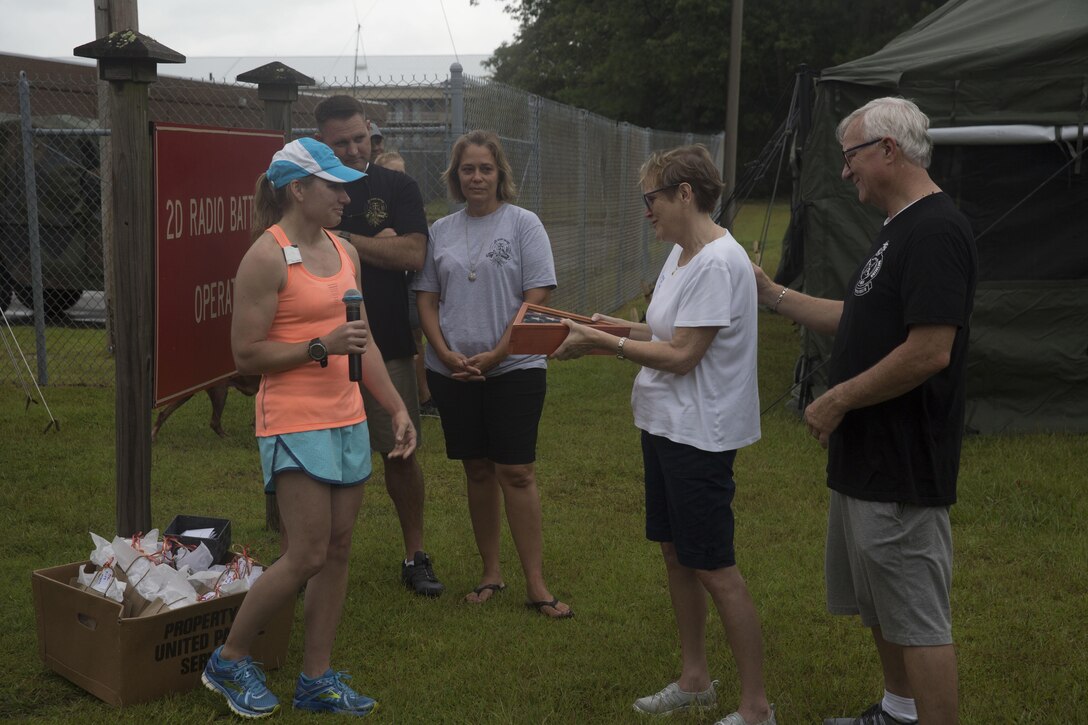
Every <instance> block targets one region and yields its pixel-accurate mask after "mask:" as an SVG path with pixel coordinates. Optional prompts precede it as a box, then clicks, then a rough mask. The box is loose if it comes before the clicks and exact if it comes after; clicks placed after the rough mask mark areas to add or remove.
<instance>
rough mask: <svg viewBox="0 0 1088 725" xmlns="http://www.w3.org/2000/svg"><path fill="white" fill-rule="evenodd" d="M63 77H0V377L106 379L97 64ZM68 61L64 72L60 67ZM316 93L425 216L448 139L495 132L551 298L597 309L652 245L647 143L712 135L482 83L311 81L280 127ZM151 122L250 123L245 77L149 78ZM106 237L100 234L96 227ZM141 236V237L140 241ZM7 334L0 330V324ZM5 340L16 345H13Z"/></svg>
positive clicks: (253, 105) (643, 264)
mask: <svg viewBox="0 0 1088 725" xmlns="http://www.w3.org/2000/svg"><path fill="white" fill-rule="evenodd" d="M73 69H74V72H73V73H72V74H71V75H67V76H58V75H47V74H32V73H25V72H24V73H10V72H0V311H2V312H3V313H4V316H5V318H6V320H7V324H6V325H4V327H3V329H2V330H0V332H2V337H3V339H4V348H5V352H6V356H5V357H6V358H7V360H6V361H5V362H2V363H0V380H3V381H5V382H11V381H16V380H22V379H25V375H26V367H24V363H23V357H21V356H25V360H26V364H27V365H28V366H29V368H30V370H31V372H32V374H33V375H34V376H35V377H36V379H37V380H38V382H39V384H42V385H45V384H49V385H110V384H112V383H113V361H112V356H111V346H110V340H111V337H112V332H111V330H110V329H109V323H108V318H109V315H108V308H109V305H108V300H107V291H108V290H110V288H111V287H112V285H111V282H110V279H109V276H110V274H109V269H110V260H109V246H110V245H108V244H106V245H103V243H102V240H103V236H104V233H103V229H109V227H110V225H109V218H108V217H109V178H110V172H109V166H108V164H109V159H110V151H109V131H108V128H106V126H107V125H108V124H107V123H105V122H103V121H102V120H100V119H104V118H108V113H107V110H106V109H104V108H100V105H99V103H100V102H99V97H100V94H99V86H100V82H99V81H98V79H97V72H96V71H95V69H94V68H93V67H89V68H77V67H73ZM75 71H78V72H75ZM331 93H349V94H352V95H355V96H356V97H358V98H360V99H361V100H363V101H364V102H365V103H366V104H367V108H368V112H369V115H370V116H371V118H372V119H373V120H374V121H375V122H376V123H377V124H378V125H379V126H380V127H381V129H382V133H383V136H384V141H385V150H387V151H397V152H399V153H400V154H401V155H402V156H403V157H404V159H405V163H406V166H407V170H408V173H409V174H410V175H411V176H412V177H413V178H415V179H416V180H417V181H418V182H419V186H420V190H421V191H422V193H423V199H424V203H425V204H426V207H427V214H428V218H429V219H430V220H431V221H434V220H435V219H437V218H439V217H441V216H443V215H445V214H448V213H450V212H452V211H454V210H455V209H456V206H454V205H453V204H452V202H450V201H449V200H448V199H447V195H446V187H445V184H444V183H443V182H442V180H441V178H440V174H441V172H442V171H443V170H444V169H445V168H446V165H447V164H448V160H449V151H450V147H451V146H452V144H453V141H454V140H455V139H456V137H457V136H458V135H459V134H460V133H462V132H464V131H466V130H471V129H476V128H487V129H492V130H494V131H496V132H497V133H498V134H499V136H500V137H501V138H502V141H503V145H504V146H505V148H506V151H507V153H508V155H509V157H510V161H511V164H512V166H513V169H514V174H515V179H516V181H517V184H518V188H519V190H520V196H519V199H518V201H517V203H518V204H519V205H521V206H524V207H526V208H528V209H531V210H532V211H534V212H536V213H537V214H538V215H539V216H540V218H541V220H542V221H543V223H544V226H545V228H546V229H547V231H548V234H549V236H550V237H551V241H552V252H553V254H554V256H555V262H556V272H557V275H558V280H559V287H558V289H557V290H556V292H555V294H554V295H553V297H552V303H551V304H553V305H554V306H556V307H559V308H563V309H568V310H572V311H577V312H583V313H589V312H593V311H612V310H616V309H618V308H620V307H621V306H623V305H624V304H625V303H627V302H628V301H630V300H631V299H633V298H634V297H636V296H637V295H638V294H640V292H641V289H642V283H643V282H652V281H653V279H654V277H655V276H656V273H657V270H658V267H659V266H660V264H661V262H662V260H663V259H664V256H665V255H666V254H667V252H668V249H667V248H666V246H665V245H661V244H658V243H656V242H655V241H654V239H653V234H652V230H651V229H650V228H649V226H648V225H647V224H646V223H645V221H644V220H643V213H642V212H643V208H642V200H641V196H640V193H639V189H638V169H639V166H640V165H641V164H642V161H643V160H644V159H645V158H646V156H647V155H648V154H649V153H650V151H651V150H653V149H657V148H668V147H672V146H677V145H680V144H684V143H693V142H700V143H704V144H706V145H707V146H708V148H709V149H710V151H711V154H712V155H713V156H714V157H715V158H716V159H718V160H719V163H720V159H721V156H722V147H723V137H722V135H721V134H718V135H715V136H698V135H692V134H682V133H673V132H663V131H655V130H652V129H645V128H638V127H634V126H631V125H629V124H626V123H617V122H615V121H612V120H609V119H607V118H603V117H601V116H597V115H595V114H592V113H589V112H587V111H584V110H582V109H578V108H574V107H571V106H565V105H562V104H559V103H554V102H552V101H548V100H545V99H542V98H540V97H538V96H533V95H531V94H527V93H525V92H523V91H519V90H517V89H515V88H511V87H509V86H505V85H502V84H499V83H492V82H489V81H487V80H484V79H477V78H472V77H465V76H462V75H461V73H460V68H459V66H454V67H453V68H452V69H451V74H450V75H449V76H448V77H446V78H434V79H427V78H425V79H422V80H419V79H414V78H413V79H400V80H377V81H373V80H369V79H368V80H367V82H366V84H365V85H362V86H358V87H354V88H353V87H351V84H343V83H337V82H336V81H335V80H334V81H323V82H321V83H319V84H318V85H317V86H315V87H308V88H307V87H304V88H301V89H300V91H299V97H298V100H297V101H296V102H295V103H294V104H293V105H292V108H291V125H292V129H293V134H294V135H295V136H298V135H308V134H310V133H312V132H313V130H314V129H313V125H314V121H313V109H314V107H315V106H316V105H317V103H318V102H320V100H321V99H322V98H324V97H325V96H327V95H329V94H331ZM149 113H150V117H151V119H152V120H155V121H170V122H173V123H185V124H199V125H208V126H220V127H228V128H261V127H263V124H264V108H263V105H262V102H261V101H260V100H259V99H258V97H257V88H256V87H255V86H253V85H251V84H243V83H234V84H223V83H211V82H200V81H192V80H183V79H177V78H169V77H160V78H159V80H158V81H157V82H155V83H153V84H152V85H151V86H150V107H149ZM107 234H108V232H107ZM149 243H150V240H149ZM8 328H10V333H9V329H8ZM13 338H14V341H17V343H18V345H15V344H14V343H13Z"/></svg>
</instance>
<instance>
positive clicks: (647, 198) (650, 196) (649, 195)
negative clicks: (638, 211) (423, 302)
mask: <svg viewBox="0 0 1088 725" xmlns="http://www.w3.org/2000/svg"><path fill="white" fill-rule="evenodd" d="M682 183H684V182H682V181H680V182H677V183H675V184H669V185H668V186H662V187H661V188H660V189H654V190H653V191H647V192H646V193H645V194H643V195H642V201H643V203H645V204H646V209H647V210H648V211H653V210H654V202H655V201H657V195H658V194H660V193H661V192H662V191H667V190H668V189H675V188H676V187H678V186H680V184H682Z"/></svg>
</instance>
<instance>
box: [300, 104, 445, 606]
mask: <svg viewBox="0 0 1088 725" xmlns="http://www.w3.org/2000/svg"><path fill="white" fill-rule="evenodd" d="M314 116H315V119H316V121H317V129H318V133H317V138H318V139H319V140H320V141H323V142H324V143H325V144H327V145H328V146H329V147H330V148H332V150H333V152H334V153H335V154H336V156H337V157H338V158H339V159H340V161H341V162H343V163H344V164H345V165H346V166H349V167H351V168H353V169H357V170H358V171H362V172H365V173H366V176H365V177H364V178H362V179H359V180H358V181H355V182H352V183H350V184H346V185H345V188H346V189H347V192H348V195H349V196H350V197H351V202H350V203H349V204H348V206H347V207H346V208H345V209H344V215H343V218H342V220H341V222H340V227H339V229H340V236H341V237H343V238H344V239H345V240H347V241H348V242H350V243H351V244H352V245H353V246H354V247H355V249H356V250H358V252H359V260H360V262H361V264H362V267H361V269H360V274H361V276H362V284H363V289H362V293H363V304H364V305H365V306H366V315H367V320H368V321H369V323H370V331H371V334H372V335H373V339H374V342H375V343H376V344H377V345H378V347H379V348H380V349H381V352H382V358H383V359H384V360H385V365H386V368H388V370H389V377H390V378H391V379H392V380H393V384H394V385H395V386H396V387H397V391H398V392H399V393H400V395H401V397H402V398H404V403H405V405H406V406H407V407H408V411H409V413H410V414H411V415H412V423H413V424H414V425H415V427H416V430H417V431H418V430H419V392H418V390H417V389H416V378H415V367H414V364H413V356H414V355H415V354H416V348H415V341H414V339H413V338H412V331H411V328H410V326H409V324H408V285H407V283H406V281H405V274H404V273H405V272H406V271H417V270H420V269H422V268H423V260H424V258H425V255H426V252H427V217H426V214H425V212H424V209H423V198H422V195H421V194H420V192H419V186H418V185H417V184H416V182H415V181H414V180H413V179H412V178H411V177H409V176H408V175H406V174H402V173H399V172H396V171H390V170H389V169H383V168H382V167H380V166H374V165H372V164H371V163H370V155H371V147H370V143H371V142H370V136H371V132H372V128H371V125H370V123H369V122H368V121H367V119H366V110H365V108H364V107H363V105H362V104H361V103H360V102H359V101H358V100H356V99H355V98H352V97H351V96H342V95H341V96H330V97H329V98H326V99H325V100H324V101H322V102H321V103H319V104H318V105H317V108H316V109H314ZM362 390H363V398H364V401H365V405H366V413H367V423H368V424H369V428H370V445H371V449H372V450H375V451H378V452H379V453H381V456H382V462H383V463H384V470H385V487H386V490H387V491H388V492H389V496H390V498H392V499H393V505H394V506H395V507H396V509H397V517H398V518H399V519H400V527H401V533H402V535H403V537H404V548H405V559H404V561H403V562H402V563H401V581H402V582H403V583H404V585H405V586H406V587H408V588H409V589H411V590H413V591H414V592H416V593H417V594H422V595H424V596H432V597H433V596H438V595H439V594H441V593H442V591H443V589H444V587H443V586H442V583H441V582H439V581H438V579H437V578H436V577H435V575H434V570H433V568H432V565H431V559H430V557H429V556H428V555H427V554H426V553H425V552H424V550H423V499H424V486H423V472H422V470H420V467H419V462H418V461H417V460H416V457H415V454H413V455H412V456H410V457H409V458H407V459H399V458H390V457H389V456H388V453H389V452H390V451H392V450H393V447H394V440H393V436H392V426H391V425H390V421H389V420H388V418H387V416H386V415H385V413H384V409H383V408H382V406H381V405H378V404H377V402H376V401H374V400H373V399H372V398H371V397H370V396H369V393H368V392H367V391H366V388H362Z"/></svg>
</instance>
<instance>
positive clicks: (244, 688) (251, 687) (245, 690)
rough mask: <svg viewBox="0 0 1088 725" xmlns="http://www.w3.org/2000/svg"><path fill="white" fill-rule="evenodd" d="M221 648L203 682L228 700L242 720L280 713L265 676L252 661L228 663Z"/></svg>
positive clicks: (202, 677)
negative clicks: (221, 654) (266, 685)
mask: <svg viewBox="0 0 1088 725" xmlns="http://www.w3.org/2000/svg"><path fill="white" fill-rule="evenodd" d="M222 650H223V648H222V647H217V648H216V649H215V651H214V652H212V656H211V657H209V658H208V664H206V665H205V666H204V674H202V675H201V676H200V680H201V682H203V683H204V686H205V687H207V688H208V689H209V690H211V691H212V692H218V693H219V694H220V695H222V696H223V697H225V698H227V705H228V706H229V707H230V709H231V711H233V712H234V714H236V715H239V716H241V717H248V718H259V717H268V716H269V715H272V714H273V713H275V712H276V711H277V710H279V709H280V701H279V700H277V699H276V696H275V695H273V694H272V693H271V692H270V691H269V689H268V688H267V687H265V686H264V672H262V671H261V668H260V667H258V666H257V664H256V663H255V662H254V661H253V658H252V657H243V658H242V659H240V660H225V659H223V658H222V657H220V656H219V653H220V652H221V651H222Z"/></svg>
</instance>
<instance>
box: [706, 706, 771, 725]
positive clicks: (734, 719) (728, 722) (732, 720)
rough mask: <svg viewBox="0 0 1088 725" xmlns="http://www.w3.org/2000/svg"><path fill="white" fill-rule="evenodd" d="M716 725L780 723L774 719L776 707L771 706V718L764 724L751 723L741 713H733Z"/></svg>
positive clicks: (761, 723) (761, 724) (715, 724)
mask: <svg viewBox="0 0 1088 725" xmlns="http://www.w3.org/2000/svg"><path fill="white" fill-rule="evenodd" d="M714 725H778V721H777V720H775V719H774V705H771V716H770V717H769V718H767V719H766V720H764V721H763V722H758V723H749V722H748V721H747V720H745V719H744V718H743V717H741V715H740V713H739V712H731V713H729V714H728V715H726V716H725V717H723V718H722V719H721V720H719V721H718V722H716V723H714Z"/></svg>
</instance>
